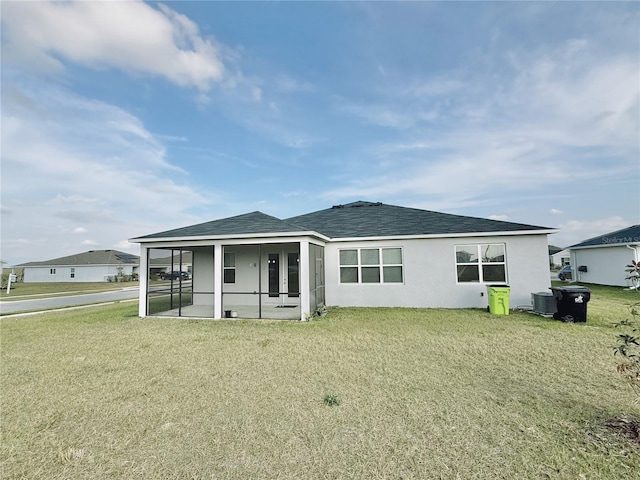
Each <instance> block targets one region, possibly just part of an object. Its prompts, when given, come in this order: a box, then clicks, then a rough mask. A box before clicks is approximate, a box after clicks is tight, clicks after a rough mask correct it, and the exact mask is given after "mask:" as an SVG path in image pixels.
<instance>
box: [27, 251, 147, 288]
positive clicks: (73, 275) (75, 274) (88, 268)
mask: <svg viewBox="0 0 640 480" xmlns="http://www.w3.org/2000/svg"><path fill="white" fill-rule="evenodd" d="M16 267H18V268H24V280H23V281H24V282H107V281H110V280H114V279H115V277H122V276H123V275H126V276H133V275H137V274H138V269H139V267H140V258H139V257H138V256H137V255H132V254H130V253H125V252H120V251H118V250H89V251H88V252H83V253H77V254H75V255H69V256H68V257H61V258H54V259H53V260H45V261H42V262H29V263H24V264H22V265H16Z"/></svg>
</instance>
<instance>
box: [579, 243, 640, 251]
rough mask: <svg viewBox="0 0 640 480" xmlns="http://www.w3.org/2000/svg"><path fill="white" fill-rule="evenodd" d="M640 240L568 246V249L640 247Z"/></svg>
mask: <svg viewBox="0 0 640 480" xmlns="http://www.w3.org/2000/svg"><path fill="white" fill-rule="evenodd" d="M639 246H640V243H639V242H632V243H622V242H621V243H605V244H602V245H584V246H582V247H567V250H587V249H591V248H610V247H639Z"/></svg>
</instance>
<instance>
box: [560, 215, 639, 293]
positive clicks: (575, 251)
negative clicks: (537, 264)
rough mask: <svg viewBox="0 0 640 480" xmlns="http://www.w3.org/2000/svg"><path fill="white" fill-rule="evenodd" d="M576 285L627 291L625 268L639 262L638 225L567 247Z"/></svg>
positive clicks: (627, 281)
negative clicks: (604, 286) (602, 286)
mask: <svg viewBox="0 0 640 480" xmlns="http://www.w3.org/2000/svg"><path fill="white" fill-rule="evenodd" d="M568 249H569V252H570V254H571V265H572V266H573V269H574V272H575V275H576V278H575V280H576V281H578V282H587V283H597V284H600V285H614V286H620V287H627V286H629V285H630V282H629V280H627V279H626V278H625V277H626V276H627V275H628V273H627V272H625V267H626V266H627V265H628V264H629V263H631V261H632V260H635V261H636V262H637V261H638V260H640V225H633V226H631V227H628V228H624V229H622V230H617V231H615V232H611V233H606V234H604V235H600V236H598V237H593V238H590V239H588V240H585V241H584V242H580V243H578V244H576V245H572V246H570V247H568Z"/></svg>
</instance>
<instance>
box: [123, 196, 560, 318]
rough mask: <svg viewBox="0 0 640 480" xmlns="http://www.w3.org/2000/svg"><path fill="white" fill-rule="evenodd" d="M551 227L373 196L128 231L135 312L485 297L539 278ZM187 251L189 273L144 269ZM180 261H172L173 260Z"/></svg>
mask: <svg viewBox="0 0 640 480" xmlns="http://www.w3.org/2000/svg"><path fill="white" fill-rule="evenodd" d="M554 232H555V230H552V229H549V228H545V227H537V226H532V225H523V224H518V223H511V222H503V221H497V220H488V219H482V218H473V217H464V216H459V215H450V214H445V213H438V212H431V211H425V210H418V209H415V208H405V207H398V206H393V205H385V204H382V203H371V202H354V203H350V204H347V205H337V206H334V207H332V208H328V209H326V210H321V211H318V212H314V213H309V214H306V215H300V216H296V217H292V218H289V219H286V220H280V219H278V218H275V217H272V216H269V215H266V214H264V213H261V212H253V213H247V214H244V215H239V216H236V217H230V218H224V219H221V220H215V221H212V222H207V223H202V224H198V225H192V226H189V227H184V228H178V229H175V230H169V231H165V232H160V233H155V234H151V235H146V236H142V237H138V238H134V239H131V240H130V241H132V242H135V243H139V244H140V246H141V256H140V266H141V267H140V271H141V275H140V311H139V313H140V316H143V317H144V316H148V315H169V316H197V317H209V318H221V317H224V316H235V315H236V314H237V316H239V317H243V318H298V319H305V317H306V315H307V314H308V313H309V312H314V311H316V310H317V309H318V308H320V307H322V306H323V305H331V306H374V307H381V306H388V307H444V308H457V307H467V308H486V306H487V286H488V285H492V284H499V285H506V284H508V285H510V287H511V305H512V306H518V305H527V306H528V305H530V304H531V293H533V292H539V291H544V290H548V288H549V286H550V278H549V253H548V244H547V235H548V234H550V233H554ZM180 251H182V252H192V253H193V266H192V278H191V279H190V280H186V281H183V280H182V279H181V280H176V281H173V280H172V281H171V282H170V283H167V282H166V281H165V282H160V281H159V280H157V279H155V278H154V276H152V275H150V274H149V272H150V265H151V264H152V263H153V259H154V258H159V257H167V256H173V257H175V255H176V254H177V253H179V252H180ZM174 269H175V270H184V269H183V268H180V267H178V268H174Z"/></svg>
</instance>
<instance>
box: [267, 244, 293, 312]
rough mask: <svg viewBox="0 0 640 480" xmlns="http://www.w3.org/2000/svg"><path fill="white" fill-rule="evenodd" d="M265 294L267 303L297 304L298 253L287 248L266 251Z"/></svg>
mask: <svg viewBox="0 0 640 480" xmlns="http://www.w3.org/2000/svg"><path fill="white" fill-rule="evenodd" d="M265 256H266V260H267V268H266V272H265V273H266V282H264V281H263V287H266V288H265V289H264V290H263V291H265V290H266V292H267V295H265V297H264V301H265V302H266V303H269V304H297V303H298V300H297V299H298V297H299V296H300V254H299V253H298V252H297V251H295V252H292V251H288V250H287V249H279V250H271V251H268V252H266V255H265Z"/></svg>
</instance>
